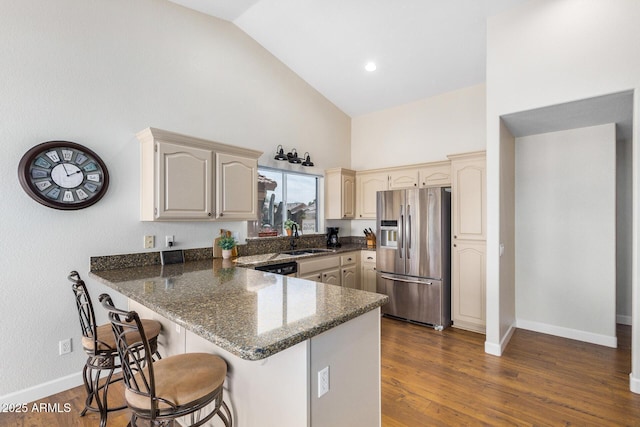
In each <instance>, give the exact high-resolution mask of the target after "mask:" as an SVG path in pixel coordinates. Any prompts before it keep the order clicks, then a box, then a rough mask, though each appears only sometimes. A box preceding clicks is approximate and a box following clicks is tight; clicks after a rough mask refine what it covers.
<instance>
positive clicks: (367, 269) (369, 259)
mask: <svg viewBox="0 0 640 427" xmlns="http://www.w3.org/2000/svg"><path fill="white" fill-rule="evenodd" d="M360 259H361V260H362V262H361V267H360V269H361V272H360V278H361V282H362V284H361V285H360V289H362V290H363V291H368V292H376V280H377V279H376V252H375V251H362V253H361V254H360Z"/></svg>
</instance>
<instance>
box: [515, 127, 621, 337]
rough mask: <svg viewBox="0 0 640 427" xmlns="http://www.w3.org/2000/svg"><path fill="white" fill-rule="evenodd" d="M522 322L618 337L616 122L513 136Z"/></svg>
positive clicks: (564, 331) (571, 334) (566, 332)
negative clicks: (514, 137)
mask: <svg viewBox="0 0 640 427" xmlns="http://www.w3.org/2000/svg"><path fill="white" fill-rule="evenodd" d="M515 159H516V162H515V165H516V167H515V170H516V187H515V190H516V191H515V195H516V196H515V199H516V209H515V218H516V221H515V228H516V239H515V243H516V262H515V271H516V276H515V278H516V316H517V324H518V327H519V328H520V327H521V328H525V329H531V330H538V331H540V332H547V331H551V332H555V334H556V335H564V336H567V337H569V338H574V339H579V338H581V337H583V338H590V339H589V341H592V342H596V343H600V344H605V345H610V346H614V347H615V344H616V142H615V125H614V124H608V125H601V126H595V127H588V128H582V129H574V130H568V131H562V132H551V133H545V134H540V135H532V136H527V137H521V138H517V139H516V153H515Z"/></svg>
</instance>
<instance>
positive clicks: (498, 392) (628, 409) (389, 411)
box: [382, 318, 640, 427]
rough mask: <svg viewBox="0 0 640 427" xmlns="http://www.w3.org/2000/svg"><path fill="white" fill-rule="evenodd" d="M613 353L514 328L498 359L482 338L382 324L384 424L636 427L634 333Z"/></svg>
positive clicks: (622, 332)
mask: <svg viewBox="0 0 640 427" xmlns="http://www.w3.org/2000/svg"><path fill="white" fill-rule="evenodd" d="M617 333H618V348H617V349H611V348H607V347H602V346H598V345H593V344H587V343H583V342H579V341H573V340H567V339H564V338H558V337H553V336H550V335H544V334H539V333H535V332H530V331H525V330H517V331H516V332H515V333H514V336H513V337H512V339H511V341H510V343H509V345H508V346H507V349H506V351H505V353H504V354H503V355H502V356H501V357H496V356H491V355H489V354H486V353H485V352H484V340H485V336H484V335H480V334H475V333H473V332H466V331H462V330H459V329H454V328H449V329H445V330H444V331H443V332H437V331H434V330H432V329H427V328H425V327H422V326H417V325H412V324H407V323H403V322H399V321H395V320H390V319H386V318H385V319H383V320H382V425H383V426H388V427H395V426H458V425H474V426H475V425H496V426H505V425H513V426H546V425H548V426H568V425H580V426H633V425H636V426H637V425H640V395H637V394H634V393H631V392H630V391H629V373H630V372H631V350H630V346H631V327H630V326H622V325H618V330H617Z"/></svg>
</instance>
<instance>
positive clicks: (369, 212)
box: [356, 172, 389, 219]
mask: <svg viewBox="0 0 640 427" xmlns="http://www.w3.org/2000/svg"><path fill="white" fill-rule="evenodd" d="M388 185H389V175H388V174H387V173H386V172H373V173H371V172H365V173H359V172H356V218H358V219H376V193H377V192H378V191H384V190H387V189H388Z"/></svg>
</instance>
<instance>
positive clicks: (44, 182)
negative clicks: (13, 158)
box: [18, 141, 109, 210]
mask: <svg viewBox="0 0 640 427" xmlns="http://www.w3.org/2000/svg"><path fill="white" fill-rule="evenodd" d="M18 176H19V178H20V184H21V185H22V188H23V189H24V190H25V191H26V192H27V194H28V195H29V196H31V197H32V198H33V199H34V200H36V201H37V202H38V203H41V204H43V205H45V206H48V207H50V208H54V209H64V210H71V209H82V208H86V207H88V206H91V205H92V204H94V203H96V202H97V201H98V200H100V199H101V198H102V196H104V194H105V193H106V191H107V187H108V186H109V172H108V171H107V167H106V165H105V164H104V162H103V161H102V160H101V159H100V157H98V155H97V154H95V153H94V152H93V151H91V150H89V149H88V148H86V147H84V146H82V145H80V144H76V143H74V142H67V141H49V142H43V143H42V144H39V145H36V146H35V147H33V148H32V149H30V150H29V151H27V152H26V153H25V155H24V156H23V157H22V160H20V165H19V166H18Z"/></svg>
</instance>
